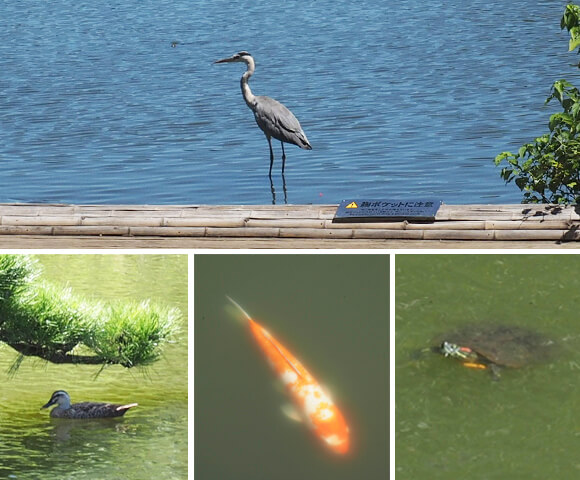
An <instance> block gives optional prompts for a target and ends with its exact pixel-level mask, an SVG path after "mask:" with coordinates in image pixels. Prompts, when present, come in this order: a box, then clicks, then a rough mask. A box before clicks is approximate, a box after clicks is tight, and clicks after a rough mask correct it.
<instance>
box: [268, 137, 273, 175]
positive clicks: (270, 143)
mask: <svg viewBox="0 0 580 480" xmlns="http://www.w3.org/2000/svg"><path fill="white" fill-rule="evenodd" d="M266 138H267V139H268V145H269V146H270V172H269V173H268V175H270V176H272V165H274V150H272V140H270V137H268V136H267V137H266Z"/></svg>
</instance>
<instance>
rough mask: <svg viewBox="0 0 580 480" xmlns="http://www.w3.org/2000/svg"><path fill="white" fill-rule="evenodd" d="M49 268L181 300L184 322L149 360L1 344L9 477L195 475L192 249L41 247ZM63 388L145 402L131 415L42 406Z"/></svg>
mask: <svg viewBox="0 0 580 480" xmlns="http://www.w3.org/2000/svg"><path fill="white" fill-rule="evenodd" d="M38 257H39V258H40V260H41V263H42V265H43V266H44V271H45V275H44V278H46V279H47V280H50V281H54V282H62V283H65V284H68V285H69V286H70V287H72V288H73V291H74V292H77V293H80V294H83V295H87V296H89V297H91V298H95V299H100V300H110V299H117V298H122V299H133V300H143V299H147V298H150V299H151V300H153V301H156V302H159V303H162V304H165V305H169V306H175V307H178V308H179V309H180V310H181V311H182V313H183V322H182V330H181V332H180V333H179V335H178V337H177V338H176V339H175V340H176V341H175V343H174V344H172V345H168V346H167V348H166V349H165V354H164V356H163V358H161V360H159V361H158V362H157V363H155V364H154V365H153V366H151V367H149V368H148V369H147V370H138V369H133V370H127V369H125V368H123V367H119V366H111V367H108V368H106V369H105V370H104V371H103V372H102V373H101V374H100V375H99V376H98V377H96V378H95V374H96V373H97V371H98V369H99V367H97V366H78V365H52V364H47V363H46V362H43V361H38V360H25V362H24V363H23V365H22V366H21V367H20V369H19V371H18V372H17V374H16V376H14V377H10V376H8V375H7V373H6V371H7V369H8V368H9V366H10V365H11V364H12V362H13V360H14V358H15V357H16V355H15V353H14V351H13V350H12V349H11V348H9V347H7V346H5V345H4V346H1V347H0V385H1V388H0V404H1V407H0V478H15V479H35V480H36V479H39V480H42V479H51V480H52V479H56V478H58V479H71V480H72V479H83V480H86V479H100V480H101V479H148V478H164V479H165V478H167V479H185V478H187V424H188V422H187V418H188V417H187V256H185V255H39V256H38ZM57 389H64V390H67V391H68V392H69V394H70V395H71V397H72V401H73V402H75V401H86V400H92V401H111V402H119V403H123V402H124V403H129V402H137V403H139V406H138V407H137V408H134V409H132V410H131V411H130V412H128V413H127V414H126V416H125V417H123V418H122V419H114V420H108V421H104V420H101V421H99V420H95V421H93V420H91V421H78V423H76V422H74V421H72V422H71V421H65V422H62V421H61V422H57V421H55V420H51V419H50V418H49V413H48V411H47V410H40V407H41V406H42V405H44V404H45V403H46V402H47V401H48V399H49V398H50V395H51V393H52V392H53V391H54V390H57Z"/></svg>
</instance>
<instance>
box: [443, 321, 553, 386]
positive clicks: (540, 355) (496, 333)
mask: <svg viewBox="0 0 580 480" xmlns="http://www.w3.org/2000/svg"><path fill="white" fill-rule="evenodd" d="M553 347H554V342H553V341H552V340H550V339H548V338H546V337H545V336H543V335H542V334H540V333H537V332H535V331H532V330H528V329H526V328H523V327H519V326H515V325H485V324H483V325H468V326H465V327H463V328H461V329H459V330H457V331H455V332H451V333H448V334H446V335H444V336H442V337H441V338H440V340H439V342H438V343H437V346H435V347H433V350H434V351H436V352H438V353H441V354H442V355H444V356H445V357H451V358H455V359H457V360H459V361H461V362H462V363H463V365H464V366H466V367H471V368H480V369H489V370H490V371H491V373H492V375H493V377H494V378H495V379H498V378H499V375H500V369H501V368H502V367H506V368H521V367H524V366H526V365H529V364H533V363H538V362H542V361H545V360H547V359H549V358H550V356H551V354H552V350H553Z"/></svg>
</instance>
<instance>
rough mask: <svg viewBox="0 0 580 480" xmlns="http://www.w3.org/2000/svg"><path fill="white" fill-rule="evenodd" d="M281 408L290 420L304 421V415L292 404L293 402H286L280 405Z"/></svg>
mask: <svg viewBox="0 0 580 480" xmlns="http://www.w3.org/2000/svg"><path fill="white" fill-rule="evenodd" d="M280 409H281V410H282V413H283V414H284V415H286V416H287V417H288V418H289V419H290V420H294V421H295V422H303V421H304V419H303V418H302V415H300V413H299V412H298V410H296V408H295V407H294V405H292V404H291V403H285V404H284V405H282V406H281V407H280Z"/></svg>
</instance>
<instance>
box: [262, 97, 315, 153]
mask: <svg viewBox="0 0 580 480" xmlns="http://www.w3.org/2000/svg"><path fill="white" fill-rule="evenodd" d="M253 110H254V117H255V118H256V123H257V124H258V126H259V127H260V128H261V129H262V131H263V132H264V133H265V134H266V135H269V136H271V137H274V138H275V139H276V140H280V141H281V142H286V143H293V144H294V145H298V146H299V147H300V148H306V149H311V148H312V147H311V146H310V143H309V142H308V138H306V135H305V134H304V131H303V130H302V127H301V126H300V122H299V121H298V119H297V118H296V117H295V116H294V114H293V113H292V112H291V111H290V110H288V109H287V108H286V107H285V106H284V105H282V104H281V103H280V102H278V101H277V100H274V99H273V98H270V97H265V96H262V95H260V96H256V103H255V108H254V109H253Z"/></svg>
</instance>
